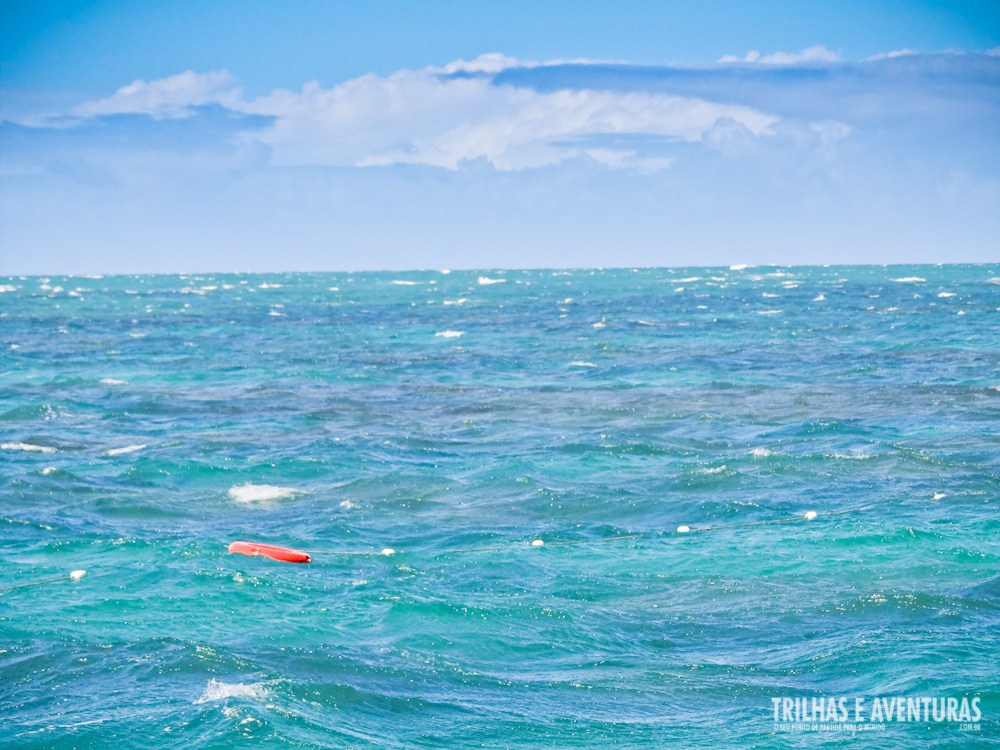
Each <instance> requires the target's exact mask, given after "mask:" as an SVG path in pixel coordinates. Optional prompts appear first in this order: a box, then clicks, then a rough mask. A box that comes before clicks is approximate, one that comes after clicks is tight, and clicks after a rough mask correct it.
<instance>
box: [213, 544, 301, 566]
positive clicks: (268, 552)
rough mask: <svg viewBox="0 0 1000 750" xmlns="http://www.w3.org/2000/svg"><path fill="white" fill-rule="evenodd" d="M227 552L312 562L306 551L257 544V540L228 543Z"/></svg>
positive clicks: (284, 560)
mask: <svg viewBox="0 0 1000 750" xmlns="http://www.w3.org/2000/svg"><path fill="white" fill-rule="evenodd" d="M229 553H230V554H238V555H250V556H252V557H258V556H259V557H270V558H271V559H272V560H280V561H281V562H290V563H307V562H312V557H310V556H309V553H307V552H300V551H299V550H297V549H289V548H288V547H278V546H276V545H274V544H258V543H257V542H233V543H232V544H230V545H229Z"/></svg>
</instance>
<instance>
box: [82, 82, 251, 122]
mask: <svg viewBox="0 0 1000 750" xmlns="http://www.w3.org/2000/svg"><path fill="white" fill-rule="evenodd" d="M241 99H242V91H241V90H240V88H239V87H238V86H237V85H236V80H235V79H234V78H233V76H232V75H230V73H229V72H228V71H226V70H217V71H213V72H210V73H195V72H194V71H193V70H187V71H185V72H183V73H179V74H177V75H174V76H170V77H169V78H160V79H158V80H155V81H148V82H147V81H141V80H137V81H133V82H132V83H130V84H128V85H127V86H122V87H121V88H120V89H118V90H117V91H116V92H115V93H114V94H112V95H111V96H109V97H106V98H103V99H96V100H93V101H89V102H84V103H83V104H81V105H80V106H78V107H76V108H75V109H74V110H73V114H74V115H76V116H77V117H85V118H86V117H100V116H106V115H123V114H129V115H148V116H149V117H152V118H153V119H154V120H176V119H181V118H185V117H189V116H191V115H192V114H193V112H194V108H195V107H200V106H205V105H208V104H220V105H222V106H224V107H228V108H231V109H238V108H239V106H240V102H241Z"/></svg>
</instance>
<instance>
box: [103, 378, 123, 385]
mask: <svg viewBox="0 0 1000 750" xmlns="http://www.w3.org/2000/svg"><path fill="white" fill-rule="evenodd" d="M101 384H102V385H127V384H128V383H127V381H124V380H119V379H118V378H101Z"/></svg>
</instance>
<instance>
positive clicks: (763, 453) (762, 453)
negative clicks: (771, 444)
mask: <svg viewBox="0 0 1000 750" xmlns="http://www.w3.org/2000/svg"><path fill="white" fill-rule="evenodd" d="M750 455H751V456H753V457H754V458H767V457H768V456H773V455H774V451H772V450H771V449H770V448H754V449H753V450H752V451H750Z"/></svg>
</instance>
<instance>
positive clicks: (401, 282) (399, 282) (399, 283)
mask: <svg viewBox="0 0 1000 750" xmlns="http://www.w3.org/2000/svg"><path fill="white" fill-rule="evenodd" d="M389 283H390V284H395V285H396V286H416V285H417V282H416V281H408V280H407V279H393V280H392V281H390V282H389Z"/></svg>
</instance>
